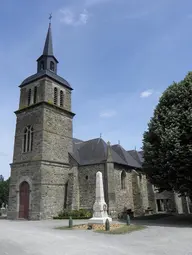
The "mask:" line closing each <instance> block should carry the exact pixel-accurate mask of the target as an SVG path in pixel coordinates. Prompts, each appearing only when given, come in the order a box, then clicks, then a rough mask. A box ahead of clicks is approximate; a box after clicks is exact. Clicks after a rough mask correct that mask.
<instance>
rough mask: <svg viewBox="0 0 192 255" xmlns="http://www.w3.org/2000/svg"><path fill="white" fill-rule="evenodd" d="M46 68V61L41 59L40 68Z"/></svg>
mask: <svg viewBox="0 0 192 255" xmlns="http://www.w3.org/2000/svg"><path fill="white" fill-rule="evenodd" d="M44 69H45V66H44V61H41V63H40V70H44Z"/></svg>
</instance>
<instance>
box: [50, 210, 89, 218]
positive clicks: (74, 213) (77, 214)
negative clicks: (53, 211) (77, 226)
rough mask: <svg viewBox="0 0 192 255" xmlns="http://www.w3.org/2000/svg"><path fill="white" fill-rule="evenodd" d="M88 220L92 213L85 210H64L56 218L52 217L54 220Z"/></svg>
mask: <svg viewBox="0 0 192 255" xmlns="http://www.w3.org/2000/svg"><path fill="white" fill-rule="evenodd" d="M69 217H72V219H89V218H91V217H92V213H91V212H90V211H88V210H86V209H80V210H64V211H63V212H60V213H59V215H58V216H57V217H53V218H54V219H69Z"/></svg>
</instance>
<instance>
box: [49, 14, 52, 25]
mask: <svg viewBox="0 0 192 255" xmlns="http://www.w3.org/2000/svg"><path fill="white" fill-rule="evenodd" d="M51 19H52V13H50V14H49V24H51Z"/></svg>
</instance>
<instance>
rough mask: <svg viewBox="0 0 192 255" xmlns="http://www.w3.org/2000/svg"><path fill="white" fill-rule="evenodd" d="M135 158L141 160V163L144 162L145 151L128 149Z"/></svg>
mask: <svg viewBox="0 0 192 255" xmlns="http://www.w3.org/2000/svg"><path fill="white" fill-rule="evenodd" d="M127 152H128V153H129V154H130V155H131V156H132V157H133V158H134V159H135V160H137V161H138V162H140V163H141V164H142V163H143V151H136V150H130V151H127Z"/></svg>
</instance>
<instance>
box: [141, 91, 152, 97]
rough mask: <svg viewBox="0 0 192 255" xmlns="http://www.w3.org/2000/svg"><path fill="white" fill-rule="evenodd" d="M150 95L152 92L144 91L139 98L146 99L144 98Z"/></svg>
mask: <svg viewBox="0 0 192 255" xmlns="http://www.w3.org/2000/svg"><path fill="white" fill-rule="evenodd" d="M152 94H153V90H151V89H149V90H145V91H143V92H141V94H140V97H141V98H146V97H150V96H151V95H152Z"/></svg>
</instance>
